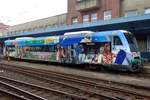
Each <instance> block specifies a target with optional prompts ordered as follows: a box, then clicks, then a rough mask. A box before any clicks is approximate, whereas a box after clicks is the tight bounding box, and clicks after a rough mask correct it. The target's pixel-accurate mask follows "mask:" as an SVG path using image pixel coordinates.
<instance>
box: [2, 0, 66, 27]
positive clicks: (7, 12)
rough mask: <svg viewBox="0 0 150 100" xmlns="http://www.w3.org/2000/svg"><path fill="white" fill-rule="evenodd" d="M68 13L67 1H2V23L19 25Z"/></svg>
mask: <svg viewBox="0 0 150 100" xmlns="http://www.w3.org/2000/svg"><path fill="white" fill-rule="evenodd" d="M66 12H67V0H0V23H4V24H7V25H11V26H13V25H17V24H21V23H25V22H29V21H33V20H37V19H42V18H46V17H50V16H55V15H58V14H63V13H66Z"/></svg>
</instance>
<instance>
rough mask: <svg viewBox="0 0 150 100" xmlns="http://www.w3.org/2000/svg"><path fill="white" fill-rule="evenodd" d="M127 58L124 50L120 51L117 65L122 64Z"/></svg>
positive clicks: (116, 61)
mask: <svg viewBox="0 0 150 100" xmlns="http://www.w3.org/2000/svg"><path fill="white" fill-rule="evenodd" d="M125 58H126V52H125V51H124V50H120V51H119V52H118V54H117V57H116V60H115V64H122V63H123V61H124V59H125Z"/></svg>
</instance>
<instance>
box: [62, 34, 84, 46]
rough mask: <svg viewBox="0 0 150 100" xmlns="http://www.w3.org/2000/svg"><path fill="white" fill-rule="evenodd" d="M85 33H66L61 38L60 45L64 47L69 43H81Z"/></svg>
mask: <svg viewBox="0 0 150 100" xmlns="http://www.w3.org/2000/svg"><path fill="white" fill-rule="evenodd" d="M83 38H84V37H83V35H81V34H76V35H66V36H64V37H63V38H61V42H60V45H61V46H62V47H64V46H69V45H73V44H76V43H80V41H81V40H82V39H83Z"/></svg>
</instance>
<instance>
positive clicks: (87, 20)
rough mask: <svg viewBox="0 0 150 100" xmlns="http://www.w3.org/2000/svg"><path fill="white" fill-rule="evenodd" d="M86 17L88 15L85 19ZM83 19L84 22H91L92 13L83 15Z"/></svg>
mask: <svg viewBox="0 0 150 100" xmlns="http://www.w3.org/2000/svg"><path fill="white" fill-rule="evenodd" d="M85 17H87V18H86V19H85ZM82 18H83V19H82V20H83V23H84V22H89V21H90V15H89V14H87V15H83V17H82Z"/></svg>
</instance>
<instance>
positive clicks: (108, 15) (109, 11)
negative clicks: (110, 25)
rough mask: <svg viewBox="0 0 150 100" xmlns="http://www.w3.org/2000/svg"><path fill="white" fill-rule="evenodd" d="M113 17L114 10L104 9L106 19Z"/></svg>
mask: <svg viewBox="0 0 150 100" xmlns="http://www.w3.org/2000/svg"><path fill="white" fill-rule="evenodd" d="M111 18H112V11H111V10H107V11H104V20H109V19H111Z"/></svg>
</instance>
